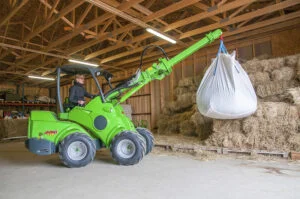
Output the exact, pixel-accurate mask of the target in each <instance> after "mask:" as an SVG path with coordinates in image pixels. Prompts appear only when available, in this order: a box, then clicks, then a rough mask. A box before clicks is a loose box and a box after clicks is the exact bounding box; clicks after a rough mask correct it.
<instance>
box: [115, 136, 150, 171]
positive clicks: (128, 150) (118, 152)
mask: <svg viewBox="0 0 300 199" xmlns="http://www.w3.org/2000/svg"><path fill="white" fill-rule="evenodd" d="M145 146H146V143H145V141H144V140H143V139H141V138H140V137H139V136H138V134H137V133H133V132H130V131H124V132H121V133H120V134H118V135H116V136H115V137H114V138H113V140H112V142H111V147H110V151H111V154H112V158H113V159H114V160H115V161H116V162H117V163H118V164H120V165H133V164H137V163H138V162H139V161H141V160H142V159H143V157H144V154H145Z"/></svg>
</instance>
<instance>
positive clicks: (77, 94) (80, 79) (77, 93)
mask: <svg viewBox="0 0 300 199" xmlns="http://www.w3.org/2000/svg"><path fill="white" fill-rule="evenodd" d="M69 93H70V94H69V102H71V103H72V104H73V105H75V106H84V105H85V100H84V97H87V98H91V99H92V98H94V97H95V96H94V95H92V94H90V93H88V92H86V90H85V88H84V75H82V74H76V76H75V81H74V85H73V86H72V87H71V88H70V90H69Z"/></svg>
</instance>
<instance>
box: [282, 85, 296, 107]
mask: <svg viewBox="0 0 300 199" xmlns="http://www.w3.org/2000/svg"><path fill="white" fill-rule="evenodd" d="M285 98H286V99H288V100H289V101H290V102H292V103H293V104H296V105H300V87H295V88H289V89H287V90H286V92H285Z"/></svg>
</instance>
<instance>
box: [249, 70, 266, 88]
mask: <svg viewBox="0 0 300 199" xmlns="http://www.w3.org/2000/svg"><path fill="white" fill-rule="evenodd" d="M249 78H250V81H251V82H252V84H253V85H254V86H256V85H259V84H264V83H266V82H269V81H271V79H270V75H269V73H267V72H256V73H253V74H250V75H249Z"/></svg>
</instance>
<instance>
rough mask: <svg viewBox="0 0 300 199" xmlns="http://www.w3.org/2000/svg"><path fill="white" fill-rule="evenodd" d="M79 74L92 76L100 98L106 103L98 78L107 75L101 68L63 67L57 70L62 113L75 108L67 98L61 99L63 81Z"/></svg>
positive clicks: (74, 65) (57, 84) (58, 97)
mask: <svg viewBox="0 0 300 199" xmlns="http://www.w3.org/2000/svg"><path fill="white" fill-rule="evenodd" d="M78 73H80V74H84V75H87V76H91V77H92V78H93V79H94V81H95V83H96V86H97V88H98V90H99V93H98V95H99V96H100V99H101V100H102V102H105V98H104V94H103V91H102V89H101V86H100V84H99V81H98V79H97V76H103V75H104V74H106V73H107V72H106V71H105V72H104V70H102V69H101V68H99V67H92V66H86V65H81V64H68V65H63V66H61V67H58V68H57V69H56V76H57V78H56V90H57V103H58V105H59V110H60V113H64V112H66V111H69V110H70V109H72V108H73V107H72V105H70V104H69V103H68V98H66V99H64V100H63V99H62V98H61V95H60V86H61V81H63V80H64V79H68V78H71V77H74V76H75V75H76V74H78ZM106 75H107V74H106Z"/></svg>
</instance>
